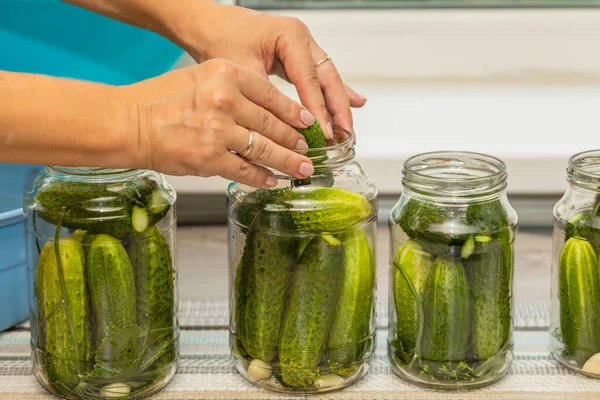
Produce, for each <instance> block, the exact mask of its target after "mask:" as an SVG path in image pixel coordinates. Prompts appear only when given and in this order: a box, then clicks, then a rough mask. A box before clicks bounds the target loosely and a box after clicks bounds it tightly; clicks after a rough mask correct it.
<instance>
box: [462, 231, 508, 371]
mask: <svg viewBox="0 0 600 400" xmlns="http://www.w3.org/2000/svg"><path fill="white" fill-rule="evenodd" d="M469 261H470V263H469V281H470V287H471V314H472V331H471V343H472V350H473V356H474V358H475V359H476V360H486V359H488V358H490V357H492V356H494V355H496V354H498V352H500V350H501V349H502V348H503V347H504V344H505V343H506V341H507V340H508V338H509V336H510V331H511V280H510V276H509V275H507V269H506V268H505V264H504V254H503V249H502V245H501V244H500V242H498V241H496V240H491V241H486V242H477V244H476V245H475V254H473V256H472V257H471V258H470V260H469Z"/></svg>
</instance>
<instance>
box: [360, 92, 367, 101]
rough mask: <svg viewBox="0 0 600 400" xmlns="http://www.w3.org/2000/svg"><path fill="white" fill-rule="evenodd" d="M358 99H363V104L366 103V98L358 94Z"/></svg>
mask: <svg viewBox="0 0 600 400" xmlns="http://www.w3.org/2000/svg"><path fill="white" fill-rule="evenodd" d="M358 97H360V98H361V99H363V101H364V102H366V101H367V98H366V97H365V96H363V95H361V94H359V95H358Z"/></svg>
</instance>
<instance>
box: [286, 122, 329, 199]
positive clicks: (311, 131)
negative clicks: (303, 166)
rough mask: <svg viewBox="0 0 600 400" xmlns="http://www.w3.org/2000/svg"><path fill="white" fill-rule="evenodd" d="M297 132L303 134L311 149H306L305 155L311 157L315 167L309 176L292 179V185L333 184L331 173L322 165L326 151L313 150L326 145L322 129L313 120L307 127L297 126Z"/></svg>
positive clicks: (323, 185)
mask: <svg viewBox="0 0 600 400" xmlns="http://www.w3.org/2000/svg"><path fill="white" fill-rule="evenodd" d="M298 132H300V133H301V134H302V136H304V139H305V140H306V144H307V145H308V148H309V149H310V150H313V151H308V152H307V153H306V155H307V157H311V158H312V160H313V165H314V167H315V173H314V174H313V175H312V176H311V177H310V178H306V179H294V180H293V181H292V186H306V185H312V186H322V187H331V186H333V181H334V179H333V174H332V173H331V171H329V170H328V169H327V167H323V166H322V165H323V164H324V163H325V161H327V152H326V151H325V150H318V151H317V150H314V149H323V148H325V147H327V141H326V140H325V134H324V133H323V129H321V126H320V125H319V122H317V121H315V123H314V124H313V125H311V126H309V127H308V128H299V129H298Z"/></svg>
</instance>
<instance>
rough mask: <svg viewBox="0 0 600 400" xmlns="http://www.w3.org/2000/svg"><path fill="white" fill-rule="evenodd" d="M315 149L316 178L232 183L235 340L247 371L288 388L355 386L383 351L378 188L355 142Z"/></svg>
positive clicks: (346, 139)
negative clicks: (269, 185)
mask: <svg viewBox="0 0 600 400" xmlns="http://www.w3.org/2000/svg"><path fill="white" fill-rule="evenodd" d="M336 133H337V135H336V136H337V138H338V141H337V142H336V143H335V144H332V145H331V146H330V147H327V148H322V149H315V150H310V151H308V153H307V155H308V156H309V157H310V158H311V159H312V160H313V164H314V166H315V174H314V175H313V176H312V177H311V178H310V179H308V180H305V181H296V180H294V179H292V178H290V177H289V176H285V175H281V174H279V175H278V179H279V186H278V187H276V188H274V189H259V190H257V189H253V188H250V187H247V186H244V185H241V184H237V183H232V184H231V185H230V186H229V190H228V195H229V277H230V280H229V282H230V286H229V293H230V321H231V325H230V343H231V348H232V353H233V356H234V358H235V360H236V366H237V369H238V371H239V372H240V374H242V376H243V377H244V378H246V379H247V380H249V381H250V382H252V383H253V384H255V385H257V386H259V387H262V388H265V389H269V390H274V391H279V392H323V391H329V390H335V389H340V388H343V387H346V386H348V385H350V384H352V383H353V382H356V381H357V380H358V379H360V378H361V377H362V376H363V375H364V374H365V373H366V371H367V370H368V364H369V362H370V360H371V357H372V354H373V351H374V346H375V342H374V340H375V321H374V315H375V310H374V306H375V302H374V296H375V248H374V245H375V236H376V225H377V191H376V189H375V187H374V185H373V183H372V182H371V181H370V179H369V178H368V176H367V175H366V174H365V173H364V171H363V170H362V168H361V167H360V165H359V164H358V163H357V162H356V161H354V160H353V158H354V146H353V144H352V137H351V136H346V135H343V134H340V132H336Z"/></svg>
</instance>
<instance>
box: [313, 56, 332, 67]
mask: <svg viewBox="0 0 600 400" xmlns="http://www.w3.org/2000/svg"><path fill="white" fill-rule="evenodd" d="M327 61H331V57H329V56H327V57H325V58H324V59H322V60H320V61H319V62H317V63H316V64H315V68H317V67H318V66H319V65H321V64H323V63H326V62H327Z"/></svg>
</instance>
